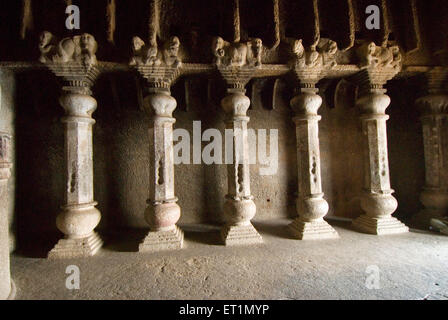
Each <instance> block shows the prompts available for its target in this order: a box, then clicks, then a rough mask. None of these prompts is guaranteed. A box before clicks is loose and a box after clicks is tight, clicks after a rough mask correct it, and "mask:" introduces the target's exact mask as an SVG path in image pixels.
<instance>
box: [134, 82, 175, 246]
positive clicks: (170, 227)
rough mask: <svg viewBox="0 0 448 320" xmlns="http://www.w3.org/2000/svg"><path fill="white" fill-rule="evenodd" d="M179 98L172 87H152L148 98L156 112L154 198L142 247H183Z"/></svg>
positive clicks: (153, 127) (151, 134)
mask: <svg viewBox="0 0 448 320" xmlns="http://www.w3.org/2000/svg"><path fill="white" fill-rule="evenodd" d="M176 104H177V103H176V99H174V98H173V97H172V96H171V95H170V91H169V89H168V88H165V89H162V88H152V89H150V92H149V95H148V96H147V98H146V101H145V106H144V108H145V111H146V112H147V113H148V114H149V115H151V116H152V120H151V124H150V128H149V139H150V141H151V142H152V147H151V149H150V161H151V168H152V170H151V171H150V181H149V182H150V184H151V187H150V199H149V200H148V201H147V202H148V205H149V206H148V207H147V209H146V210H145V219H146V221H147V222H148V224H149V227H150V231H149V233H148V235H147V236H146V238H145V239H144V240H143V242H142V243H141V244H140V246H139V251H141V252H145V251H158V250H167V249H179V248H182V245H183V239H184V234H183V232H182V230H181V229H180V228H179V227H178V226H177V225H176V222H177V221H178V220H179V218H180V207H179V206H178V205H177V203H176V202H177V198H176V197H175V195H174V153H173V124H174V123H175V122H176V119H174V118H173V116H172V113H173V111H174V109H175V108H176Z"/></svg>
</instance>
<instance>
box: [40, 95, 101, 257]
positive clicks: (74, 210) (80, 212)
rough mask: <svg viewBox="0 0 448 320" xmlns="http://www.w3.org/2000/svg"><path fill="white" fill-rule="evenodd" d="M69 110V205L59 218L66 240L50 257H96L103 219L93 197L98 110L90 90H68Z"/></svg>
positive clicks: (64, 103)
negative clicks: (94, 141)
mask: <svg viewBox="0 0 448 320" xmlns="http://www.w3.org/2000/svg"><path fill="white" fill-rule="evenodd" d="M59 102H60V104H61V106H62V107H63V108H64V109H65V112H66V116H65V117H63V118H62V120H61V121H62V122H63V123H64V125H65V147H64V150H65V159H66V190H65V204H64V206H62V212H61V213H60V214H59V215H58V217H57V218H56V225H57V227H58V229H59V230H60V231H61V232H62V233H64V238H63V239H61V240H59V242H58V243H57V244H56V246H55V247H54V248H53V249H52V250H51V251H50V252H49V254H48V257H49V258H75V257H86V256H92V255H94V254H95V253H96V252H97V251H98V250H99V249H100V248H101V246H102V244H103V241H102V240H101V238H100V237H99V235H98V234H97V233H96V232H95V231H94V229H95V227H96V226H97V225H98V223H99V222H100V219H101V213H100V212H99V210H98V209H96V208H95V206H96V205H97V202H96V201H94V198H93V143H92V126H93V124H94V123H95V120H94V119H92V113H93V112H94V111H95V109H96V107H97V102H96V100H95V99H94V98H93V97H92V96H91V95H90V90H84V89H80V88H78V87H74V86H66V87H64V90H63V93H62V95H61V97H60V99H59Z"/></svg>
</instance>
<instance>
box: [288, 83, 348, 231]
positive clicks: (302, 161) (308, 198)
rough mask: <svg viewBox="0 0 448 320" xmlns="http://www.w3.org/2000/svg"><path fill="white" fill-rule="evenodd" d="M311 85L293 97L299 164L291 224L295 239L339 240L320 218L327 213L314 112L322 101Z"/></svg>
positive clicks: (316, 117) (317, 129)
mask: <svg viewBox="0 0 448 320" xmlns="http://www.w3.org/2000/svg"><path fill="white" fill-rule="evenodd" d="M317 92H318V89H316V88H315V87H314V84H312V85H309V86H306V85H304V86H303V88H300V89H299V90H298V94H297V95H296V96H295V97H294V98H292V100H291V107H292V108H293V109H294V112H295V113H296V116H295V117H294V119H293V120H294V122H295V124H296V136H297V165H298V198H297V213H298V215H299V216H298V217H297V218H296V219H295V220H294V221H293V222H292V223H291V224H290V226H289V227H290V229H291V230H292V232H293V234H294V236H295V237H296V238H298V239H304V240H305V239H328V238H338V237H339V236H338V233H337V232H336V231H335V230H334V229H333V228H332V227H331V226H330V225H329V224H328V223H327V222H326V221H325V220H324V219H323V217H324V216H325V215H326V214H327V212H328V203H327V201H326V200H325V199H324V198H323V196H324V193H323V192H322V183H321V173H320V150H319V126H318V123H319V120H320V119H321V116H319V115H317V110H318V109H319V107H320V106H321V104H322V98H321V97H320V96H319V95H318V94H317Z"/></svg>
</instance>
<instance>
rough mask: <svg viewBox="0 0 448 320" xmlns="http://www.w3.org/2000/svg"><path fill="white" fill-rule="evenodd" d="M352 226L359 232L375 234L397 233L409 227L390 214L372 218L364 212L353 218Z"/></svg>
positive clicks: (405, 230) (407, 229) (406, 230)
mask: <svg viewBox="0 0 448 320" xmlns="http://www.w3.org/2000/svg"><path fill="white" fill-rule="evenodd" d="M353 227H354V228H355V229H357V230H358V231H360V232H364V233H370V234H376V235H383V234H397V233H405V232H408V231H409V228H408V227H407V226H406V225H405V224H404V223H402V222H401V221H400V220H398V219H397V218H394V217H390V216H388V217H382V218H372V217H369V216H367V215H365V214H364V215H362V216H360V217H359V218H357V219H355V220H353Z"/></svg>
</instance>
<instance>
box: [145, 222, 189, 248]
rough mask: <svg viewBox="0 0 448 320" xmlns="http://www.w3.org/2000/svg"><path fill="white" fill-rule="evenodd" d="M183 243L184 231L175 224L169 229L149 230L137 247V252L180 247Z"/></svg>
mask: <svg viewBox="0 0 448 320" xmlns="http://www.w3.org/2000/svg"><path fill="white" fill-rule="evenodd" d="M183 243H184V232H183V231H182V229H181V228H179V227H178V226H177V225H174V227H173V228H172V229H171V230H160V231H149V233H148V235H147V236H146V237H145V239H144V240H143V242H142V243H140V245H139V247H138V251H139V252H153V251H163V250H174V249H181V248H182V246H183Z"/></svg>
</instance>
